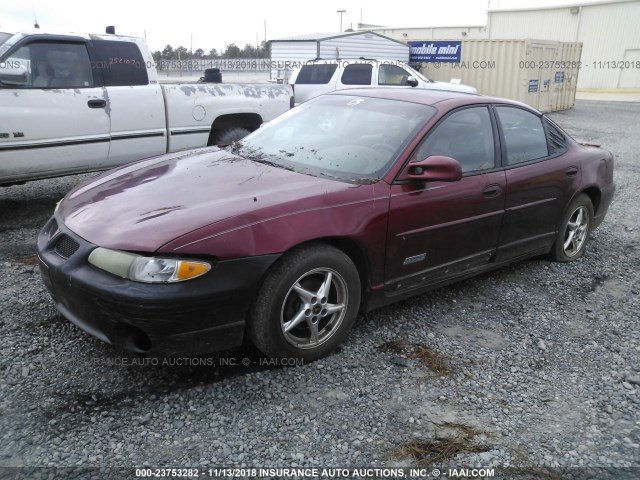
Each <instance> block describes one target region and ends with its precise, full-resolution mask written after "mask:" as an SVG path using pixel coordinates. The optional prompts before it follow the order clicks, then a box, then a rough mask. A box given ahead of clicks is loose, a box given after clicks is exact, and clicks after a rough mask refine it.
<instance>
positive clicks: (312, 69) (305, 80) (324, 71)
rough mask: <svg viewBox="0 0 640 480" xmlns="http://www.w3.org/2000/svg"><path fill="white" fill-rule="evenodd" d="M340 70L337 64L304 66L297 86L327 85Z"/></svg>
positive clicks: (297, 79) (299, 74) (297, 80)
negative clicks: (337, 70)
mask: <svg viewBox="0 0 640 480" xmlns="http://www.w3.org/2000/svg"><path fill="white" fill-rule="evenodd" d="M337 68H338V65H337V64H335V63H334V64H318V65H304V66H303V67H302V68H301V69H300V73H298V77H297V78H296V84H300V85H307V84H311V85H314V84H327V83H329V80H331V77H333V74H334V72H335V71H336V69H337Z"/></svg>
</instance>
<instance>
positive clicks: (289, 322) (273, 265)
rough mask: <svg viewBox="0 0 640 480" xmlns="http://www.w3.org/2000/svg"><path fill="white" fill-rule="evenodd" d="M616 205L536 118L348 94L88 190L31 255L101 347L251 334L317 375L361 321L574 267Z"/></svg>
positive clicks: (585, 149) (447, 99)
mask: <svg viewBox="0 0 640 480" xmlns="http://www.w3.org/2000/svg"><path fill="white" fill-rule="evenodd" d="M613 192H614V184H613V159H612V156H611V154H610V153H609V152H607V151H604V150H601V149H599V148H595V147H592V146H583V145H580V144H578V143H576V141H574V140H573V139H571V138H570V137H569V136H568V135H567V134H566V133H564V132H563V131H562V130H561V129H560V128H559V127H558V126H557V125H556V124H554V123H553V122H552V121H551V120H549V119H548V118H546V117H545V116H543V115H541V114H540V113H539V112H537V111H535V110H533V109H531V108H530V107H527V106H526V105H523V104H520V103H516V102H512V101H508V100H503V99H499V98H490V97H484V96H479V95H471V94H462V93H451V92H442V91H428V90H427V91H416V90H411V91H408V90H395V89H393V90H384V89H375V90H372V89H358V90H346V91H341V92H334V93H332V94H329V95H324V96H321V97H319V98H317V99H315V100H313V101H310V102H307V103H305V104H303V105H301V106H300V107H298V108H295V109H293V110H291V111H290V112H288V113H286V114H284V115H282V116H281V117H279V118H277V119H276V120H274V121H272V122H270V123H269V124H267V125H265V126H264V127H263V128H261V129H259V130H257V131H256V132H254V133H252V134H251V135H249V136H248V137H246V138H245V139H243V140H242V141H241V142H239V143H236V144H234V145H231V146H228V147H226V148H223V149H220V148H217V147H213V148H206V149H199V150H192V151H188V152H182V153H174V154H170V155H164V156H160V157H155V158H150V159H146V160H143V161H140V162H137V163H133V164H130V165H127V166H124V167H122V168H119V169H116V170H112V171H110V172H107V173H105V174H103V175H101V176H99V177H97V178H95V179H93V180H91V181H89V182H87V183H85V184H83V185H81V186H79V187H77V188H76V189H75V190H73V191H72V192H70V193H69V194H68V195H67V196H66V197H65V198H64V200H62V202H61V203H60V204H59V207H58V208H57V209H56V212H55V215H54V216H53V218H51V220H49V222H48V223H47V224H46V225H45V227H44V228H43V230H42V232H41V233H40V235H39V238H38V250H39V256H40V260H41V261H40V267H41V270H42V276H43V279H44V282H45V283H46V285H47V287H48V289H49V291H50V292H51V294H52V296H53V299H54V301H55V304H56V306H57V308H58V310H59V311H60V312H61V313H62V315H64V316H65V317H66V318H68V319H69V320H70V321H72V322H73V323H75V324H76V325H78V326H79V327H80V328H82V329H84V330H86V331H87V332H89V333H90V334H92V335H94V336H96V337H98V338H99V339H101V340H103V341H105V342H109V343H112V344H116V345H119V346H122V347H124V348H126V349H129V350H132V351H136V352H145V353H146V352H148V353H159V354H164V355H175V354H194V355H195V354H200V353H205V352H211V351H215V350H221V349H226V348H229V347H233V346H236V345H239V344H240V343H241V342H242V341H243V339H244V338H245V337H247V338H248V339H250V340H251V342H253V343H254V344H255V345H256V346H257V347H258V348H259V349H260V350H262V351H263V352H264V353H266V354H268V355H271V356H281V357H283V356H295V357H301V358H304V359H305V360H313V359H317V358H320V357H322V356H325V355H327V354H328V353H329V352H331V351H332V350H333V349H334V348H335V347H336V346H337V345H338V344H340V342H342V341H343V340H344V339H345V337H346V335H347V334H348V332H349V330H350V329H351V327H352V325H353V324H354V321H355V318H356V316H357V314H358V312H359V311H368V310H371V309H373V308H376V307H378V306H381V305H384V304H387V303H390V302H394V301H397V300H400V299H403V298H406V297H408V296H410V295H415V294H418V293H421V292H425V291H426V290H429V289H432V288H434V287H438V286H442V285H444V284H447V283H451V282H454V281H457V280H460V279H463V278H467V277H470V276H472V275H476V274H478V273H481V272H486V271H487V270H491V269H494V268H497V267H501V266H503V265H506V264H509V263H512V262H515V261H519V260H522V259H524V258H528V257H532V256H536V255H543V254H548V255H550V256H551V258H553V259H554V260H557V261H562V262H566V261H571V260H575V259H577V258H579V257H580V256H581V255H582V253H583V252H584V250H585V245H586V242H587V238H588V236H589V232H590V231H591V230H592V229H594V228H596V227H597V226H598V225H600V223H601V222H602V221H603V219H604V216H605V214H606V212H607V209H608V207H609V204H610V203H611V199H612V196H613Z"/></svg>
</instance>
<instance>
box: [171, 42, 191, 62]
mask: <svg viewBox="0 0 640 480" xmlns="http://www.w3.org/2000/svg"><path fill="white" fill-rule="evenodd" d="M173 57H174V58H179V59H180V60H188V59H189V58H190V55H189V50H187V49H186V48H185V47H183V46H182V45H180V46H179V47H178V48H176V51H175V52H174V53H173Z"/></svg>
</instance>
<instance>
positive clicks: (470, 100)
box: [326, 84, 540, 114]
mask: <svg viewBox="0 0 640 480" xmlns="http://www.w3.org/2000/svg"><path fill="white" fill-rule="evenodd" d="M445 85H446V84H445ZM326 95H357V96H361V97H372V98H383V99H388V100H399V101H403V102H413V103H421V104H424V105H431V106H436V105H437V106H441V107H445V108H447V109H451V108H455V107H458V106H463V105H472V104H487V103H499V104H506V105H513V106H517V107H521V108H526V109H527V110H530V111H532V112H536V113H537V114H540V112H539V111H538V110H536V109H535V108H533V107H531V106H530V105H527V104H525V103H521V102H517V101H515V100H509V99H507V98H499V97H489V96H485V95H480V94H477V93H465V92H454V91H451V90H440V89H438V90H436V89H433V90H432V89H422V88H421V89H417V88H411V89H407V88H394V87H386V88H385V87H377V88H362V87H360V88H348V89H343V90H336V91H334V92H330V93H327V94H326Z"/></svg>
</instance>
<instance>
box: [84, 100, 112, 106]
mask: <svg viewBox="0 0 640 480" xmlns="http://www.w3.org/2000/svg"><path fill="white" fill-rule="evenodd" d="M87 105H89V108H104V107H106V106H107V101H106V100H102V99H97V100H89V101H88V102H87Z"/></svg>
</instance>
